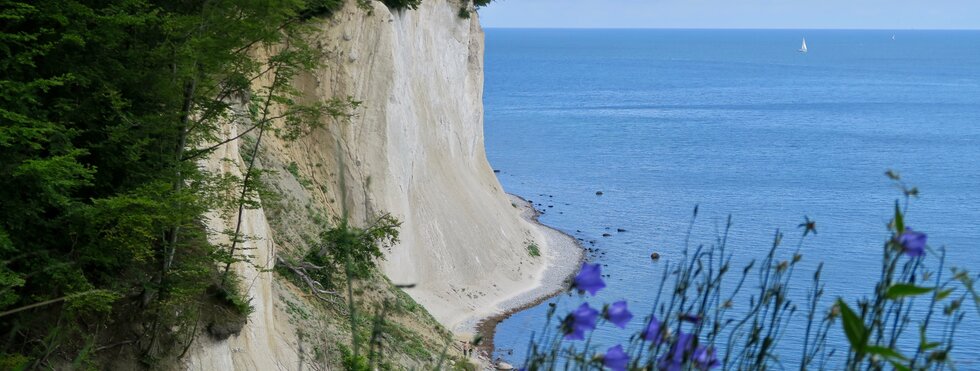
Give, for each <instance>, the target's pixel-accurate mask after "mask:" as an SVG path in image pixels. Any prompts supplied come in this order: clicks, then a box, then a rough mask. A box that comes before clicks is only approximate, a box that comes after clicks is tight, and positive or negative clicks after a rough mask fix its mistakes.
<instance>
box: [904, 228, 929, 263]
mask: <svg viewBox="0 0 980 371" xmlns="http://www.w3.org/2000/svg"><path fill="white" fill-rule="evenodd" d="M898 243H899V244H900V245H902V252H903V253H905V255H908V256H910V257H913V258H918V257H921V256H925V255H926V234H925V233H922V232H916V231H913V230H911V229H908V228H905V232H902V235H900V236H898Z"/></svg>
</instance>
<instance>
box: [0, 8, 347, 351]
mask: <svg viewBox="0 0 980 371" xmlns="http://www.w3.org/2000/svg"><path fill="white" fill-rule="evenodd" d="M340 5H341V2H340V1H337V0H330V1H326V0H311V1H310V2H307V1H304V0H207V1H204V0H201V1H163V0H119V1H96V0H75V1H60V0H40V1H11V0H0V154H2V155H0V336H3V339H4V341H3V343H2V345H3V349H2V350H0V352H2V353H4V354H8V355H9V356H8V358H9V357H14V358H16V359H26V360H27V361H26V362H28V364H27V366H32V367H41V366H43V365H45V364H48V362H49V359H52V358H61V359H74V358H78V357H84V356H86V352H85V350H86V349H92V348H93V347H92V346H85V341H80V339H86V338H87V339H89V340H86V341H88V342H98V341H102V340H105V339H110V338H112V334H108V333H106V331H103V330H102V329H106V328H111V327H112V326H117V325H119V326H122V325H124V324H126V323H130V324H131V323H135V324H137V326H135V328H139V329H141V330H138V331H136V332H135V333H134V334H132V335H127V336H129V339H124V340H125V341H128V342H129V343H131V344H135V346H136V348H138V349H139V350H140V351H141V352H142V355H143V357H144V360H148V361H153V360H156V359H158V358H159V357H162V356H165V355H168V354H171V353H172V351H173V348H174V346H173V345H174V343H175V342H177V340H179V339H187V338H192V336H193V334H190V336H188V334H186V332H193V331H194V330H193V329H196V328H197V326H196V325H195V326H190V324H191V323H192V322H195V321H197V320H198V318H199V317H200V316H199V315H198V314H197V313H195V311H194V310H189V311H188V310H174V309H176V308H201V305H202V304H201V303H202V302H204V299H206V298H204V297H206V294H205V289H206V287H207V286H208V285H211V284H213V283H214V282H216V281H219V280H220V281H221V282H224V280H223V279H221V278H220V272H218V270H217V269H216V263H217V262H219V261H220V262H225V263H226V264H230V262H231V261H233V260H235V251H234V244H233V245H232V246H231V249H229V250H222V249H219V248H218V247H215V246H211V245H210V244H209V243H208V242H207V239H206V235H205V231H204V228H203V226H202V215H203V213H204V212H205V211H206V210H209V209H213V208H217V207H224V206H228V205H234V206H235V207H238V208H239V210H240V211H241V210H242V209H243V208H245V207H248V206H249V205H252V203H251V202H250V201H251V200H252V199H253V198H254V193H255V190H254V187H252V186H250V185H251V184H253V183H254V182H249V178H250V177H252V176H253V175H254V172H253V171H251V166H250V169H249V170H250V171H248V172H246V175H245V176H244V177H243V179H234V178H228V177H226V176H223V175H221V174H209V173H207V172H204V171H202V170H201V169H200V168H199V167H198V166H197V162H198V161H199V160H201V159H202V158H203V157H205V156H207V155H208V154H210V153H211V152H212V151H213V150H215V149H216V148H217V147H218V145H219V144H221V143H217V141H218V139H217V138H218V133H219V129H220V127H221V125H222V124H224V123H227V122H228V120H230V119H231V117H230V115H231V110H230V108H231V106H232V105H233V104H234V103H236V100H241V99H242V98H247V101H248V103H249V107H250V110H249V118H250V120H248V122H249V125H248V126H247V127H245V128H243V129H242V131H241V135H246V134H249V133H253V134H254V133H258V136H259V138H261V136H262V134H263V133H264V132H266V131H269V130H272V131H273V133H275V134H278V135H280V136H283V137H286V138H296V137H298V136H300V135H303V134H305V133H306V132H308V131H309V130H311V129H312V128H314V127H316V126H317V125H320V122H321V120H320V117H321V116H322V115H324V114H327V115H331V116H344V115H346V114H347V113H346V111H345V107H348V106H349V104H352V103H353V102H351V101H349V100H346V101H343V100H339V101H336V102H317V103H313V104H299V103H297V102H296V101H295V97H296V96H297V95H298V92H297V91H295V90H294V89H292V88H291V86H290V82H291V80H292V79H293V78H294V77H296V76H297V75H298V74H300V73H303V72H304V71H306V70H309V69H312V68H314V67H315V66H316V65H317V63H318V61H319V55H318V53H317V51H316V50H315V49H314V48H312V47H311V46H310V45H308V44H307V43H306V41H305V39H304V37H303V36H304V35H305V34H306V33H307V32H308V31H309V28H308V27H309V25H308V24H307V23H304V22H303V20H305V19H308V18H310V17H313V16H317V15H323V14H329V13H331V12H332V11H334V10H336V9H338V8H339V6H340ZM260 49H261V50H263V51H267V52H268V53H269V56H268V58H256V57H255V55H256V53H255V51H257V50H260ZM260 82H266V83H260ZM273 123H282V124H281V125H276V126H275V127H273ZM231 139H236V138H231ZM260 143H261V139H260V140H259V141H258V142H257V143H256V144H255V145H256V146H258V145H260ZM231 187H234V188H237V189H239V190H240V193H239V194H238V195H237V197H235V198H234V199H230V198H229V197H227V196H224V195H226V194H228V192H227V191H228V189H229V188H231ZM235 240H236V241H237V238H235ZM231 289H232V291H235V290H234V289H235V288H231ZM41 304H43V305H41ZM174 313H179V314H174ZM127 328H133V326H127ZM171 329H178V330H177V331H176V332H173V331H171ZM181 332H183V334H182V333H181ZM164 338H165V339H166V341H163V340H164ZM112 340H113V341H116V342H119V341H121V340H120V339H118V338H117V339H112Z"/></svg>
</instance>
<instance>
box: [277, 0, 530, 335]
mask: <svg viewBox="0 0 980 371" xmlns="http://www.w3.org/2000/svg"><path fill="white" fill-rule="evenodd" d="M458 11H459V4H458V3H457V2H456V1H451V0H450V1H447V0H424V1H422V5H421V6H420V7H419V8H418V9H417V10H403V11H398V12H395V13H391V12H389V11H388V9H387V8H385V7H384V5H382V4H381V3H380V2H377V1H376V2H374V10H373V15H366V14H365V12H364V11H363V10H360V9H357V8H356V7H353V6H349V7H348V8H346V9H345V11H343V12H341V13H340V14H337V15H335V17H334V22H331V23H329V24H325V25H324V26H323V27H322V34H321V35H320V40H319V42H321V45H324V46H328V47H327V48H328V50H329V51H330V63H329V64H328V67H327V69H326V70H325V71H322V74H320V75H319V76H318V78H316V79H313V81H311V82H312V84H311V85H312V86H307V87H304V89H306V91H307V92H308V93H310V94H311V95H312V96H316V97H343V96H352V97H353V98H354V99H356V100H358V101H362V102H363V107H362V108H361V109H359V110H358V111H357V114H358V116H357V117H356V118H355V119H354V120H353V122H351V123H347V124H331V125H329V126H330V127H329V128H328V129H326V130H322V131H319V132H317V133H315V134H314V135H313V136H311V137H310V138H307V139H305V140H304V142H305V143H304V144H302V145H297V146H291V147H292V148H290V149H285V148H284V149H283V151H284V152H287V153H289V156H290V157H291V158H293V159H294V160H296V161H299V159H300V158H303V157H306V158H307V159H318V161H321V162H322V163H324V164H331V165H333V166H324V167H321V168H320V169H319V171H316V166H315V165H314V166H312V168H313V169H314V171H313V172H314V173H317V172H320V173H322V174H321V175H322V176H321V177H318V176H315V175H314V176H313V177H314V178H318V179H330V172H331V171H330V169H333V170H336V169H337V166H336V163H337V162H338V161H336V159H335V158H336V146H337V143H338V142H339V143H340V146H341V151H340V152H342V154H343V157H344V161H345V165H346V173H347V175H348V178H347V180H346V181H347V186H348V188H349V190H348V192H347V199H348V201H349V204H350V205H353V209H352V210H351V211H352V216H353V217H354V220H361V221H364V220H368V219H369V218H370V217H371V216H373V215H376V214H378V213H383V212H389V213H391V214H392V215H394V216H395V217H397V218H398V219H399V220H401V221H402V222H403V224H402V227H401V244H399V245H398V246H395V247H394V248H393V249H392V250H391V253H390V254H389V255H388V256H387V260H386V261H384V262H383V267H384V272H385V273H386V274H387V275H388V276H389V278H390V279H391V280H392V282H394V283H396V284H415V285H416V287H415V288H414V289H410V290H408V293H409V294H410V295H411V296H412V297H413V298H415V299H416V301H418V302H419V303H420V304H422V305H423V306H425V308H426V309H427V310H428V311H429V312H430V313H432V315H433V316H434V317H435V318H436V319H437V320H439V321H440V322H442V323H443V324H444V325H446V326H447V327H448V328H450V329H452V330H457V331H467V330H468V329H467V328H466V327H468V326H466V325H465V323H466V322H467V320H468V319H470V318H471V317H473V316H474V315H485V314H487V313H492V312H494V311H496V310H497V308H496V305H497V304H498V303H499V302H501V301H503V300H505V299H507V298H508V297H510V296H513V295H515V294H517V293H519V292H521V291H525V290H527V289H531V288H532V287H533V286H535V285H537V283H538V280H539V276H540V273H541V272H540V271H541V268H542V267H543V265H544V264H543V263H544V262H546V261H547V257H544V258H538V259H531V258H530V256H529V255H528V252H527V248H526V246H527V244H528V243H532V242H534V243H537V244H538V245H539V246H541V245H542V242H541V241H543V237H542V236H541V234H540V232H538V231H537V229H536V228H534V227H533V226H532V225H530V224H529V223H528V222H526V221H524V220H523V219H521V218H520V217H519V210H517V209H516V208H515V207H514V206H513V205H511V202H510V201H509V199H508V197H507V195H506V194H505V193H504V192H503V191H502V190H501V187H500V183H499V182H498V181H497V179H496V177H495V176H494V174H493V171H492V169H491V168H490V165H489V164H488V162H487V159H486V153H485V151H484V146H483V47H484V45H483V31H482V29H481V28H480V25H479V21H478V19H477V18H476V17H475V14H474V17H472V18H471V19H462V18H460V17H459V16H458ZM314 161H317V160H314ZM332 179H336V176H334V177H333V178H332ZM337 183H338V182H337V181H336V180H334V181H333V184H330V186H331V187H332V188H331V189H332V192H333V193H334V194H335V195H336V194H343V192H342V191H341V190H339V189H337V187H336V184H337ZM323 196H329V195H323Z"/></svg>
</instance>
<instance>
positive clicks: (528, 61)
mask: <svg viewBox="0 0 980 371" xmlns="http://www.w3.org/2000/svg"><path fill="white" fill-rule="evenodd" d="M486 35H487V50H486V88H485V107H486V129H485V130H486V146H487V153H488V157H489V159H490V162H491V165H492V166H493V167H494V168H495V169H498V170H500V173H499V174H498V177H499V178H500V181H501V182H502V183H503V185H504V188H505V189H506V190H507V191H508V192H511V193H515V194H518V195H521V196H524V197H525V198H529V199H532V200H534V201H535V203H541V204H542V206H541V207H543V208H544V209H545V210H546V213H545V215H543V216H542V218H541V220H542V221H543V222H544V223H546V224H549V225H552V226H554V227H556V228H559V229H561V230H564V231H567V232H569V233H570V234H572V235H574V236H575V237H580V238H583V239H585V240H595V241H597V243H596V247H598V248H600V249H601V251H603V252H605V254H601V255H598V256H592V257H590V260H592V261H595V262H599V263H602V264H603V265H604V272H605V273H609V274H611V277H610V278H608V279H607V282H608V283H609V287H608V288H607V289H606V290H605V291H603V292H602V293H600V295H599V296H598V297H597V298H594V299H589V301H590V302H592V303H594V304H595V305H593V306H599V305H601V303H602V302H611V301H614V300H618V299H622V298H627V299H628V300H629V303H630V307H631V308H632V309H633V310H634V312H635V313H638V318H637V319H634V321H633V324H632V326H631V327H628V328H627V329H626V330H619V329H613V328H610V327H609V326H605V327H603V328H600V330H599V331H598V332H597V333H596V335H595V339H594V340H593V342H598V344H599V345H600V346H601V347H602V349H604V348H605V347H608V346H610V345H613V344H616V343H618V342H625V341H626V339H627V338H628V336H629V335H630V334H631V333H634V332H636V331H638V329H639V328H640V326H641V324H640V322H641V321H640V320H639V317H642V314H643V313H648V312H649V308H650V303H651V302H652V300H653V295H654V294H655V288H656V284H657V283H658V281H659V276H660V273H661V271H660V269H658V266H657V265H656V264H653V263H652V262H651V261H650V259H649V255H650V253H651V252H654V251H656V252H658V253H660V254H661V255H662V256H663V257H664V259H665V260H669V259H672V258H676V257H677V256H678V254H679V253H680V251H681V245H682V243H683V239H684V231H685V229H686V225H687V223H688V221H689V220H690V215H691V210H692V209H693V208H694V206H695V205H700V210H701V213H700V216H699V223H698V224H697V226H696V228H695V232H694V237H693V239H694V241H695V242H697V243H710V242H712V241H713V239H714V238H715V236H716V235H717V233H716V231H717V230H718V229H719V228H721V226H722V225H723V224H724V220H725V217H726V216H727V215H728V214H732V216H733V219H734V228H733V232H732V238H731V243H730V246H731V248H732V249H733V250H734V251H736V253H735V254H736V260H738V261H741V262H747V261H748V260H749V259H750V258H755V257H762V255H763V254H764V252H765V251H766V249H767V248H768V246H769V242H770V241H771V238H772V235H773V232H774V231H775V229H776V228H780V229H782V230H784V231H785V232H786V234H787V240H788V241H795V240H796V238H797V237H798V236H799V231H798V230H797V229H796V226H797V224H799V223H800V222H801V221H802V219H803V216H804V215H808V216H809V217H811V218H813V219H815V220H816V221H817V223H818V224H817V225H818V231H819V234H818V235H817V237H816V238H814V239H811V240H809V241H808V242H807V243H806V245H805V247H804V255H805V257H804V261H803V267H804V268H803V269H804V272H803V274H800V276H801V277H809V276H810V272H809V271H812V270H813V269H814V267H815V266H816V263H817V262H818V261H824V262H826V266H825V274H824V276H825V277H826V279H827V291H828V294H827V296H828V297H830V298H833V297H836V296H844V297H847V298H852V299H853V298H857V297H859V296H862V295H866V294H870V293H871V292H872V290H873V282H874V281H875V280H876V279H877V273H876V272H877V264H878V263H877V262H878V260H877V259H878V253H879V249H880V246H881V243H882V242H883V240H884V238H886V236H887V232H886V231H885V228H884V225H885V223H887V221H888V219H889V217H890V210H891V208H892V205H893V202H894V200H895V199H896V198H897V197H898V196H899V193H898V191H897V190H896V189H895V188H894V187H893V186H892V185H891V183H890V182H889V181H888V179H887V178H885V177H884V176H883V173H884V171H885V170H886V169H896V170H899V171H900V172H901V173H902V175H903V177H904V178H905V179H906V180H907V181H908V182H909V183H910V184H913V185H916V186H918V187H919V188H920V189H921V190H922V197H921V199H919V200H918V201H915V202H914V203H913V204H912V207H911V212H910V215H909V219H910V221H909V224H911V225H912V226H913V227H914V228H916V229H918V230H922V231H926V232H927V233H929V239H930V244H931V245H933V246H939V245H945V246H947V247H948V249H949V255H950V258H951V259H950V260H951V261H952V262H953V264H955V265H958V266H961V267H965V268H970V269H972V270H973V271H976V270H980V250H978V244H977V238H978V237H980V160H978V159H980V32H976V31H798V30H792V31H790V30H766V31H760V30H738V31H732V30H512V29H489V30H487V32H486ZM892 35H895V39H894V40H892ZM803 36H806V38H807V43H808V46H809V49H810V52H809V53H807V54H806V55H802V54H800V53H797V52H796V49H797V48H798V47H799V43H800V39H801V37H803ZM600 190H601V191H603V192H604V195H603V196H601V197H597V196H596V195H595V192H596V191H600ZM549 195H550V197H549ZM549 206H552V207H549ZM607 228H610V229H607ZM617 228H623V229H626V230H627V232H625V233H616V232H615V230H616V229H617ZM610 230H611V231H612V233H611V234H612V235H613V236H612V237H608V238H604V237H601V235H602V234H603V233H607V232H609V231H610ZM576 231H581V232H576ZM807 270H809V271H807ZM804 282H805V280H804V281H801V283H804ZM802 289H803V288H802V285H801V287H800V290H799V291H802ZM580 302H581V299H580V298H578V297H567V296H566V297H564V298H562V299H560V300H559V301H558V303H559V306H560V308H561V309H560V310H559V313H564V312H566V311H567V308H568V307H570V306H573V305H577V304H578V303H580ZM827 306H829V304H827ZM545 309H546V307H545V305H544V304H542V305H541V306H538V307H535V308H532V309H530V310H527V311H524V312H521V313H518V314H516V315H514V316H513V317H511V318H510V319H508V320H506V321H504V322H503V323H502V324H501V325H500V326H499V327H498V330H497V334H496V337H495V343H496V345H497V347H498V349H501V350H503V351H504V352H503V353H502V355H503V356H504V357H505V358H508V359H510V360H513V361H516V362H518V363H520V360H521V359H523V352H524V349H525V347H526V346H527V341H528V339H529V336H530V330H540V328H541V326H542V325H543V319H544V313H545ZM970 309H971V315H970V316H969V317H968V318H967V322H966V323H965V324H964V325H963V326H962V327H961V330H960V331H961V336H960V337H959V339H960V340H959V343H958V344H957V348H958V351H957V352H956V357H957V359H958V360H959V362H960V363H959V364H960V366H961V368H965V369H980V320H978V318H977V316H976V312H975V311H973V310H972V308H970ZM791 329H792V328H791ZM791 331H792V330H791ZM835 332H836V333H839V332H840V331H835ZM842 339H843V338H842V337H837V338H835V339H833V341H834V342H840V341H843V340H842ZM782 346H783V348H784V349H794V346H795V347H796V348H799V339H798V338H794V337H792V336H788V337H786V338H784V339H783V345H782ZM508 350H512V351H513V353H512V354H507V351H508ZM794 360H798V355H797V354H796V352H795V351H793V352H788V351H787V352H786V353H785V354H784V357H783V359H782V361H783V362H784V364H786V365H793V364H795V362H794ZM797 362H798V361H797Z"/></svg>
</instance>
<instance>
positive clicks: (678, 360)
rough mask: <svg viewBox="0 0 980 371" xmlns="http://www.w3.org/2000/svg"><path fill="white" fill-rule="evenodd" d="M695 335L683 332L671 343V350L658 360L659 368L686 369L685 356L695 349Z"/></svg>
mask: <svg viewBox="0 0 980 371" xmlns="http://www.w3.org/2000/svg"><path fill="white" fill-rule="evenodd" d="M693 348H694V335H691V334H688V333H685V332H681V333H680V334H679V335H678V336H677V340H675V341H674V343H673V344H671V345H670V350H668V351H667V353H664V355H662V356H660V359H659V360H657V369H658V370H660V371H674V370H678V371H679V370H683V369H684V358H685V356H688V355H690V354H691V353H692V351H693V350H694V349H693Z"/></svg>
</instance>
